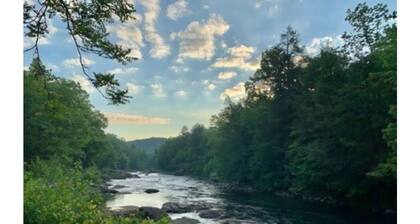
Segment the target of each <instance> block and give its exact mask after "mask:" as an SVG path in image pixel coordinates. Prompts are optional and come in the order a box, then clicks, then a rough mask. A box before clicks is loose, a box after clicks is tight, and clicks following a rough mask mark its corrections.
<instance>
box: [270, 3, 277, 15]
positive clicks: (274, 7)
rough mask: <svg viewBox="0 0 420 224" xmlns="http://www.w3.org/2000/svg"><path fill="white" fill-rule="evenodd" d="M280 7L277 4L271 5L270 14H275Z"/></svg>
mask: <svg viewBox="0 0 420 224" xmlns="http://www.w3.org/2000/svg"><path fill="white" fill-rule="evenodd" d="M278 9H279V7H278V5H277V4H275V5H272V6H270V7H269V8H268V15H270V16H273V15H274V14H276V13H277V11H278Z"/></svg>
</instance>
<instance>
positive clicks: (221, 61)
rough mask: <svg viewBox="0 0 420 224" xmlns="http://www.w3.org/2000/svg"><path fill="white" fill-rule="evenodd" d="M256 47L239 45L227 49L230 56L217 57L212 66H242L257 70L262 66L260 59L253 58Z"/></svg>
mask: <svg viewBox="0 0 420 224" xmlns="http://www.w3.org/2000/svg"><path fill="white" fill-rule="evenodd" d="M254 52H255V48H253V47H248V46H245V45H239V46H235V47H231V48H228V49H227V53H228V56H227V57H223V58H217V59H216V61H215V63H214V64H212V67H216V68H240V69H242V70H250V71H254V70H257V69H258V68H259V66H260V62H259V59H253V60H252V59H251V58H252V54H253V53H254Z"/></svg>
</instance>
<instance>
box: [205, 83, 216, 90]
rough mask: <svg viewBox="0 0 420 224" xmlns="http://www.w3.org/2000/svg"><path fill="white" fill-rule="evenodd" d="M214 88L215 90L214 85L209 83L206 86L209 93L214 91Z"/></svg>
mask: <svg viewBox="0 0 420 224" xmlns="http://www.w3.org/2000/svg"><path fill="white" fill-rule="evenodd" d="M215 88H216V85H214V84H213V83H210V84H208V85H207V89H208V90H210V91H212V90H214V89H215Z"/></svg>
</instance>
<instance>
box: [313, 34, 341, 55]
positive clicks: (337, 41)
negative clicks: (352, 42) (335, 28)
mask: <svg viewBox="0 0 420 224" xmlns="http://www.w3.org/2000/svg"><path fill="white" fill-rule="evenodd" d="M343 44H344V40H343V38H341V36H335V37H334V36H325V37H319V38H313V39H312V40H311V42H310V43H309V44H308V45H307V46H306V47H305V53H306V54H308V55H309V56H311V57H314V56H316V55H318V54H319V53H320V52H321V49H322V48H336V47H339V46H342V45H343Z"/></svg>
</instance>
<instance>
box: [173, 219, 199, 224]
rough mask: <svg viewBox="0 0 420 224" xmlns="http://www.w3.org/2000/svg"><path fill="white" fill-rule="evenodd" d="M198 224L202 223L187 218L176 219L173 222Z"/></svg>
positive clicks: (177, 223)
mask: <svg viewBox="0 0 420 224" xmlns="http://www.w3.org/2000/svg"><path fill="white" fill-rule="evenodd" d="M198 223H200V221H198V220H197V219H190V218H187V217H182V218H179V219H175V220H173V221H172V222H171V224H198Z"/></svg>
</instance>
